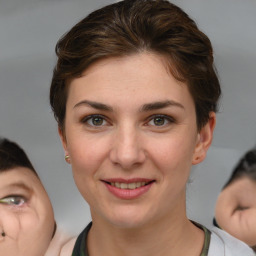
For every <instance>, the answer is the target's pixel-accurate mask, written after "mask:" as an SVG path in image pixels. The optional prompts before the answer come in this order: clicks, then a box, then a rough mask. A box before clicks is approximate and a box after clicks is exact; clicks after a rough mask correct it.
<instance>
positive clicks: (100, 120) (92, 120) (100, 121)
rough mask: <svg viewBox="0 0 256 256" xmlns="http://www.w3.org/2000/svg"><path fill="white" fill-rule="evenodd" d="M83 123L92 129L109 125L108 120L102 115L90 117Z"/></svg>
mask: <svg viewBox="0 0 256 256" xmlns="http://www.w3.org/2000/svg"><path fill="white" fill-rule="evenodd" d="M82 122H83V123H86V124H87V125H89V126H92V127H96V126H104V125H107V121H106V119H105V118H104V117H103V116H100V115H90V116H88V117H86V118H84V119H83V120H82Z"/></svg>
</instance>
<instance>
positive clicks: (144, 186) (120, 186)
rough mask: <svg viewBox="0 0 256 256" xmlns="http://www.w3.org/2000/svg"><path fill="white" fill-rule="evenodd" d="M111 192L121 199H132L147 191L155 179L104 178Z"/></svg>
mask: <svg viewBox="0 0 256 256" xmlns="http://www.w3.org/2000/svg"><path fill="white" fill-rule="evenodd" d="M103 182H104V184H105V185H106V187H107V189H108V190H109V192H111V193H112V194H113V195H115V196H116V197H118V198H120V199H126V200H131V199H135V198H138V197H140V196H141V195H143V194H144V193H146V192H147V191H148V190H149V189H150V188H151V186H152V185H153V183H154V182H155V180H149V179H130V180H124V179H109V180H103Z"/></svg>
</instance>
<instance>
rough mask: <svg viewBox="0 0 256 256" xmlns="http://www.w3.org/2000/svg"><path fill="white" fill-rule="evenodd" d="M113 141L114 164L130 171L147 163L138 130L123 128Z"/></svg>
mask: <svg viewBox="0 0 256 256" xmlns="http://www.w3.org/2000/svg"><path fill="white" fill-rule="evenodd" d="M113 140H114V141H113V144H112V145H113V146H112V149H111V152H110V160H111V161H112V162H113V163H114V164H116V165H119V166H120V167H122V168H123V169H125V170H129V169H131V168H133V167H134V166H136V165H141V164H142V163H143V162H144V161H145V159H146V155H145V150H144V148H143V143H142V139H141V137H140V134H139V131H137V130H136V128H133V127H130V128H129V127H123V128H120V129H118V130H117V131H116V133H115V136H114V138H113Z"/></svg>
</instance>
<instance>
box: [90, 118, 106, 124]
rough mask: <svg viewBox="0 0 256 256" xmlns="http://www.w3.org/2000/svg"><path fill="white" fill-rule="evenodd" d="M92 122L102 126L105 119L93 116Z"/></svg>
mask: <svg viewBox="0 0 256 256" xmlns="http://www.w3.org/2000/svg"><path fill="white" fill-rule="evenodd" d="M91 122H92V124H93V125H95V126H100V125H102V124H103V122H104V119H103V118H102V117H92V120H91Z"/></svg>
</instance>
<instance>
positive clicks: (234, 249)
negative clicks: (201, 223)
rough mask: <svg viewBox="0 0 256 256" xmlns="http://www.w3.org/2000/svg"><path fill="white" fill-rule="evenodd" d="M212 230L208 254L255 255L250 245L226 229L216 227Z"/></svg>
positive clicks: (209, 255) (218, 255)
mask: <svg viewBox="0 0 256 256" xmlns="http://www.w3.org/2000/svg"><path fill="white" fill-rule="evenodd" d="M211 232H212V234H211V241H210V246H209V251H208V256H255V253H254V252H253V250H252V249H251V248H250V247H249V246H248V245H246V244H245V243H244V242H242V241H240V240H238V239H236V238H235V237H233V236H231V235H229V234H228V233H227V232H225V231H224V230H221V229H219V228H216V227H214V228H213V229H212V230H211Z"/></svg>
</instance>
